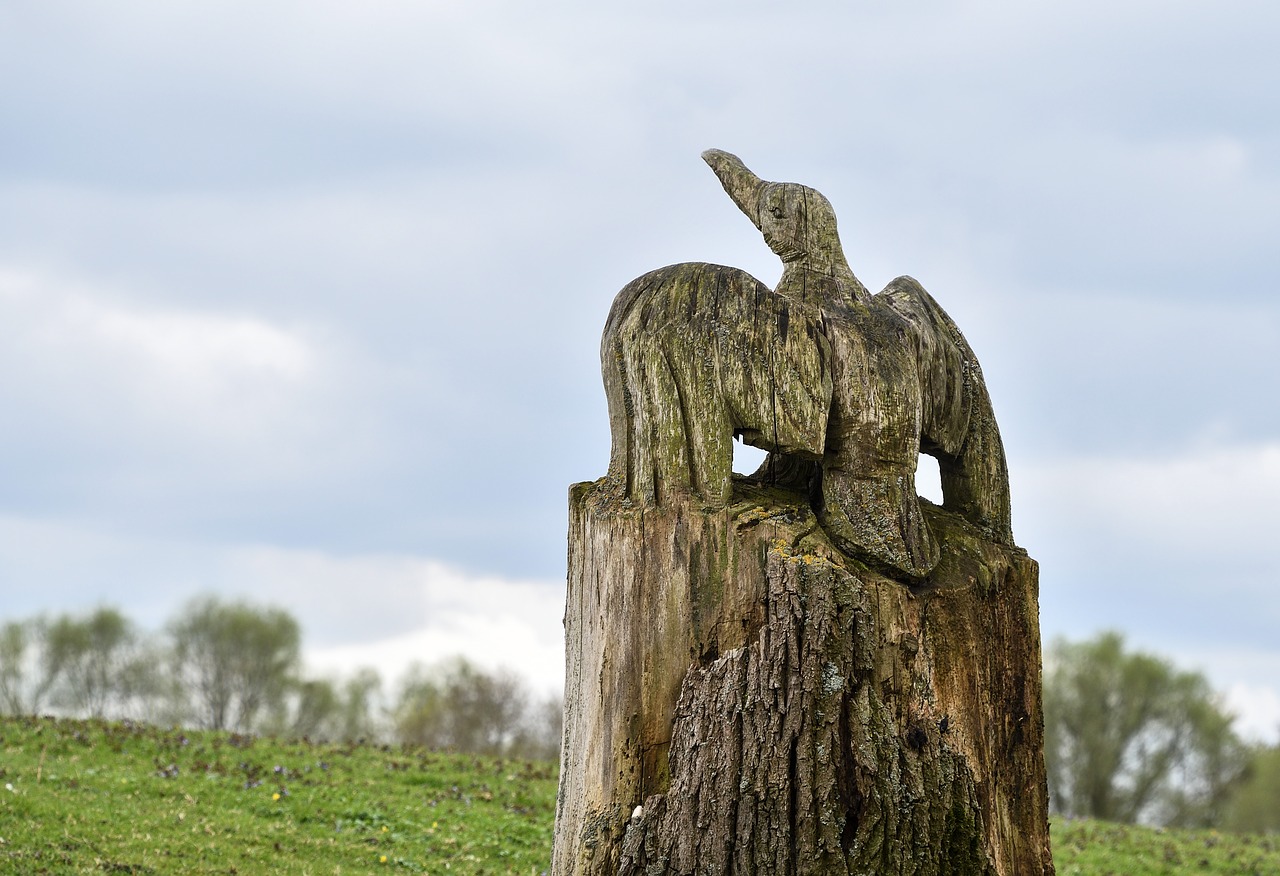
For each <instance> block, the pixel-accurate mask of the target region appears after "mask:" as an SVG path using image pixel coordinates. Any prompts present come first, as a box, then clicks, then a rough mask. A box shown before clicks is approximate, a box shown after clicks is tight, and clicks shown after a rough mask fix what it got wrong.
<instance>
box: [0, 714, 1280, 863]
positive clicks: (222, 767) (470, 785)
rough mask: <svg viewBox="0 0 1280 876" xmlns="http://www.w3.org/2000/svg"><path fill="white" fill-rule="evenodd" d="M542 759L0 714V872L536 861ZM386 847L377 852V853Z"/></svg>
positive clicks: (1088, 831)
mask: <svg viewBox="0 0 1280 876" xmlns="http://www.w3.org/2000/svg"><path fill="white" fill-rule="evenodd" d="M555 794H556V776H555V770H554V769H553V767H552V766H550V765H548V764H531V763H526V762H523V761H513V760H506V761H503V760H494V759H491V758H477V757H471V756H467V755H447V754H440V753H437V752H430V751H425V750H422V749H401V748H384V747H377V746H371V745H313V744H311V743H307V742H297V741H282V740H276V739H268V738H255V737H247V736H236V735H234V734H228V733H205V732H200V731H193V730H163V729H159V728H155V727H148V726H143V725H131V724H121V723H106V722H101V721H66V720H62V721H55V720H53V719H50V718H9V719H0V874H21V876H38V874H63V873H94V874H102V873H116V874H214V873H216V874H231V876H235V874H239V876H248V874H268V873H269V874H276V873H281V874H312V876H354V874H377V873H387V874H390V873H434V874H460V876H464V874H507V873H511V874H517V876H528V874H538V873H541V872H542V871H543V870H545V869H546V867H547V864H548V862H549V860H550V856H551V825H552V820H553V818H554V815H555V812H554V808H555ZM1053 847H1054V860H1055V861H1056V862H1057V868H1058V873H1059V874H1060V876H1183V874H1187V876H1190V874H1197V876H1226V874H1230V876H1275V874H1280V837H1275V836H1271V837H1263V836H1235V835H1231V834H1221V833H1218V832H1216V831H1206V830H1199V831H1188V830H1156V829H1151V828H1141V827H1127V826H1123V825H1116V824H1105V823H1102V822H1097V821H1066V820H1063V819H1055V821H1054V825H1053ZM384 858H385V861H384Z"/></svg>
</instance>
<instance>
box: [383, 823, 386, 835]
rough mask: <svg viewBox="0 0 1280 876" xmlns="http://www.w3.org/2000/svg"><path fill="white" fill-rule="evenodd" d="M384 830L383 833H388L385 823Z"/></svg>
mask: <svg viewBox="0 0 1280 876" xmlns="http://www.w3.org/2000/svg"><path fill="white" fill-rule="evenodd" d="M382 832H383V833H386V832H387V826H386V825H385V824H384V825H382Z"/></svg>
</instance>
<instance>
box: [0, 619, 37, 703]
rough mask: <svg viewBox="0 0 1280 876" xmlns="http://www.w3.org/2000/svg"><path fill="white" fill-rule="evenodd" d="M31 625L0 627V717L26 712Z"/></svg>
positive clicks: (18, 624)
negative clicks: (1, 715)
mask: <svg viewBox="0 0 1280 876" xmlns="http://www.w3.org/2000/svg"><path fill="white" fill-rule="evenodd" d="M29 625H30V623H29V622H27V623H24V622H22V621H9V622H8V623H6V624H5V625H4V626H3V627H0V714H5V715H22V714H26V713H27V712H28V708H27V692H26V684H27V650H28V648H27V646H28V643H29V641H30V638H31V634H30V630H29V629H28V627H29Z"/></svg>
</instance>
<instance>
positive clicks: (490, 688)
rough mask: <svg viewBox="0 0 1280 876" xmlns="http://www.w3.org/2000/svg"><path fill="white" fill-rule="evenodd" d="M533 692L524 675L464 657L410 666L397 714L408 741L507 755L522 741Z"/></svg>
mask: <svg viewBox="0 0 1280 876" xmlns="http://www.w3.org/2000/svg"><path fill="white" fill-rule="evenodd" d="M527 703H528V694H527V692H526V691H525V689H524V686H523V684H522V683H521V681H520V679H519V678H518V677H516V676H515V675H513V674H511V673H509V672H506V671H500V672H496V673H488V672H485V671H484V670H482V669H479V668H477V667H476V666H474V665H473V664H471V663H469V662H468V661H467V660H465V659H463V658H461V657H459V658H457V659H455V660H452V661H450V662H448V663H445V664H442V665H440V666H437V667H435V668H434V669H427V668H425V667H423V666H421V665H415V666H413V667H411V668H410V670H409V672H408V674H407V675H406V678H405V681H404V683H403V686H402V688H401V693H400V697H399V701H398V704H397V707H396V713H395V725H396V735H397V736H398V737H399V739H400V740H401V741H402V742H408V743H413V744H418V745H427V746H431V747H433V748H449V749H453V750H455V751H467V752H474V753H477V754H505V753H507V752H508V751H509V750H510V749H511V748H512V746H513V745H514V744H515V743H516V742H517V740H518V739H519V737H520V733H521V729H522V728H521V725H522V722H523V721H524V717H525V708H526V704H527Z"/></svg>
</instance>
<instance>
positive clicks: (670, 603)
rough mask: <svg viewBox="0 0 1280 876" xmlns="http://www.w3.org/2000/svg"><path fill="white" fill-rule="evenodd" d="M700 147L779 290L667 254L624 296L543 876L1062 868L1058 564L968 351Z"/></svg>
mask: <svg viewBox="0 0 1280 876" xmlns="http://www.w3.org/2000/svg"><path fill="white" fill-rule="evenodd" d="M704 158H705V159H706V161H707V162H708V164H710V165H711V167H712V169H713V170H715V172H716V173H717V175H718V176H719V178H720V180H721V182H722V184H723V185H724V187H725V190H726V191H727V192H728V193H729V194H730V196H731V197H732V198H733V200H734V202H735V203H736V204H737V205H738V206H739V207H740V208H741V209H742V211H743V212H744V213H746V214H747V216H748V217H749V218H750V219H751V220H752V222H753V223H754V224H755V225H756V227H757V228H758V229H759V230H760V231H761V233H762V234H763V236H764V238H765V241H766V243H767V244H768V245H769V246H770V248H771V249H772V250H773V251H774V252H775V253H776V254H777V255H778V256H779V257H780V258H781V259H782V260H783V263H784V269H783V275H782V278H781V280H780V281H779V283H778V285H777V287H776V288H774V289H772V290H770V289H768V288H767V287H765V286H764V284H762V283H760V282H759V281H757V280H755V279H754V278H752V277H751V276H750V275H748V274H746V273H745V272H743V271H740V270H737V269H734V268H728V267H724V266H719V265H709V264H701V263H689V264H681V265H673V266H670V267H667V268H663V269H660V270H658V271H654V272H651V273H649V274H646V275H644V276H643V277H640V278H638V279H637V280H635V281H633V282H632V283H630V284H628V285H627V286H626V287H624V288H623V290H622V291H621V292H620V293H619V294H618V296H617V298H616V299H615V301H614V306H613V309H612V311H611V312H610V315H609V318H608V322H607V324H606V327H605V331H604V336H603V339H602V342H601V363H602V370H603V376H604V382H605V390H606V396H607V398H608V402H609V415H610V426H611V430H612V440H613V446H612V452H611V457H610V466H609V471H608V474H607V475H606V476H605V477H603V478H601V479H600V480H599V481H596V482H594V483H586V484H578V485H576V486H574V487H573V488H572V490H571V492H570V527H569V581H568V585H569V586H568V596H567V604H566V610H565V635H566V658H567V659H566V690H565V699H566V706H565V737H564V748H563V753H562V765H561V786H560V795H559V800H558V806H557V817H556V838H555V851H554V860H553V867H552V872H553V873H554V874H556V876H570V874H573V876H577V874H640V873H644V874H658V873H673V874H694V873H698V874H702V873H729V872H734V873H759V874H766V873H777V874H800V873H840V874H846V873H847V874H855V873H857V874H863V873H895V874H914V876H935V874H984V876H985V874H998V876H1008V874H1048V873H1052V872H1053V865H1052V860H1051V858H1050V855H1049V847H1048V829H1047V795H1046V791H1045V782H1044V765H1043V756H1042V735H1043V724H1042V718H1041V706H1040V640H1039V627H1038V607H1037V587H1038V580H1037V567H1036V564H1035V562H1034V561H1033V560H1031V559H1030V558H1029V557H1028V556H1027V555H1026V553H1025V552H1024V551H1022V550H1021V549H1020V548H1018V547H1016V546H1015V545H1014V542H1013V536H1012V530H1011V526H1010V510H1009V493H1008V479H1007V474H1006V471H1005V460H1004V452H1003V449H1002V446H1001V442H1000V435H999V431H998V428H997V426H996V421H995V417H994V414H993V413H992V410H991V401H990V398H989V396H988V394H987V390H986V387H985V384H984V382H983V379H982V372H981V369H980V367H979V365H978V362H977V359H976V357H975V356H974V355H973V351H972V350H971V349H970V348H969V345H968V344H967V342H966V341H965V339H964V337H963V336H962V335H961V334H960V332H959V331H958V329H957V328H956V326H955V324H954V323H953V322H952V320H951V319H950V317H949V316H948V315H947V314H946V313H945V311H943V310H942V308H941V307H940V306H939V305H938V304H937V302H936V301H935V300H934V299H933V298H932V297H931V296H930V295H929V294H928V293H927V292H926V291H925V290H924V289H923V287H921V285H920V284H919V283H918V282H916V281H915V280H913V279H911V278H910V277H901V278H899V279H897V280H895V281H894V282H893V283H891V284H890V285H889V286H888V287H887V288H886V289H885V290H884V291H882V292H881V293H879V294H878V295H870V294H869V293H868V292H867V290H866V289H865V287H863V286H862V284H861V283H860V282H859V281H858V280H857V278H856V277H855V276H854V275H853V272H852V271H851V270H850V269H849V266H848V264H847V262H846V261H845V258H844V254H843V251H842V249H841V246H840V242H839V238H838V235H837V234H836V227H835V214H834V211H833V210H832V209H831V205H830V204H829V203H828V202H827V201H826V199H825V198H823V197H822V196H821V195H820V194H819V193H817V192H816V191H814V190H813V189H810V188H808V187H806V186H800V185H797V184H794V183H770V182H766V181H763V180H761V179H759V178H758V177H756V176H755V175H754V174H752V173H751V172H750V171H749V170H747V169H746V167H745V166H744V165H743V164H742V162H740V161H739V160H738V159H736V158H735V157H734V156H731V155H729V154H728V153H724V152H719V151H716V150H712V151H710V152H707V153H704ZM735 435H737V436H740V437H741V438H742V439H743V440H745V441H747V442H748V443H751V444H754V445H756V446H758V447H762V448H764V449H766V450H768V451H769V457H768V459H767V460H766V462H765V464H764V465H762V466H761V469H760V470H759V471H758V472H757V473H756V474H755V475H753V476H751V477H741V476H737V475H734V474H733V473H732V471H731V459H732V448H731V442H732V439H733V437H734V436H735ZM921 452H924V453H929V454H932V455H934V456H935V457H937V458H938V461H939V471H940V473H941V476H942V486H943V505H942V506H941V507H937V506H934V505H932V504H930V503H928V502H927V501H925V500H922V499H920V498H919V497H918V496H917V495H916V489H915V482H914V477H915V466H916V461H917V458H918V455H919V454H920V453H921Z"/></svg>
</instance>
